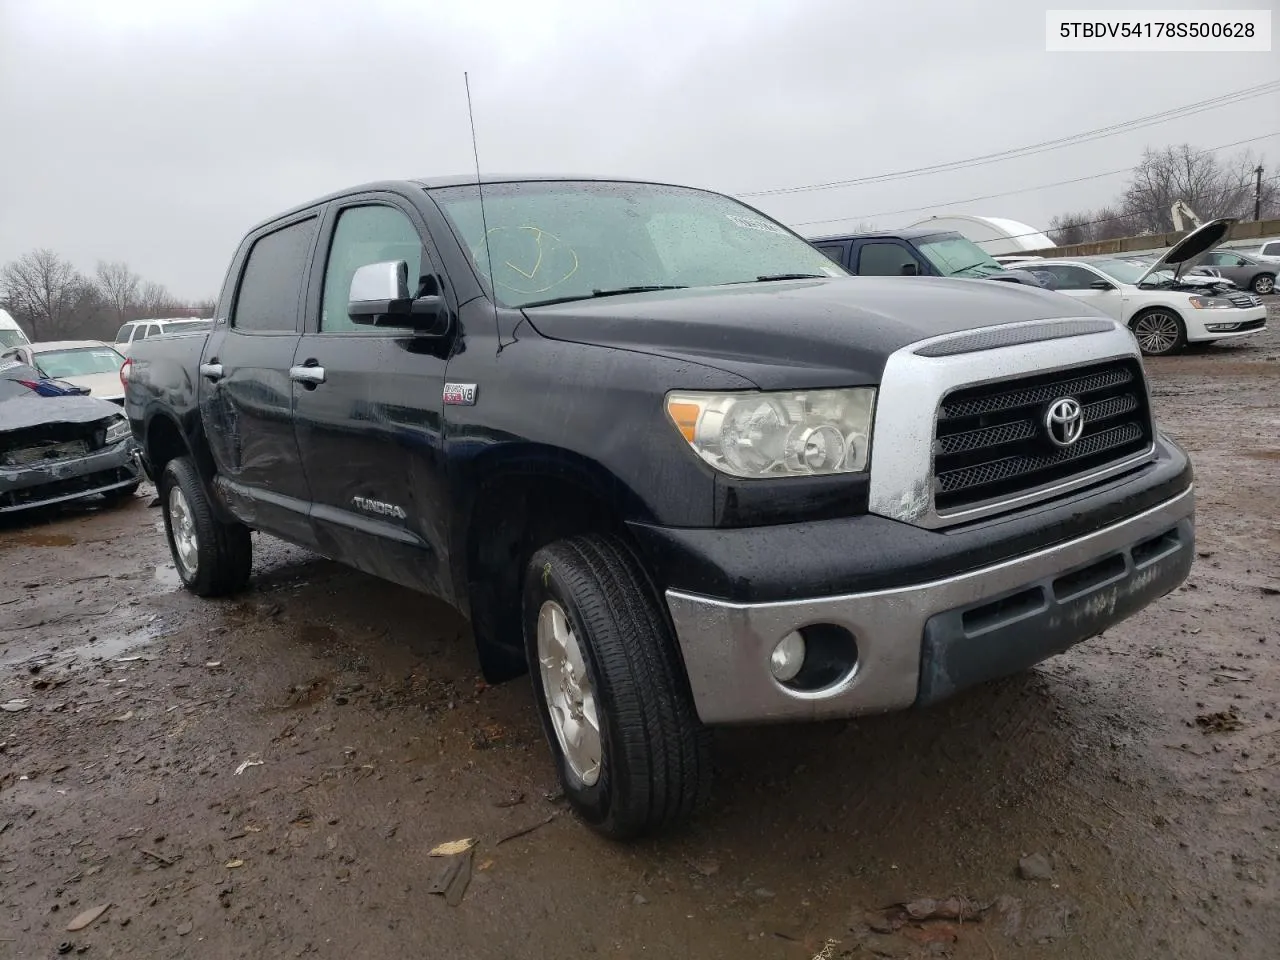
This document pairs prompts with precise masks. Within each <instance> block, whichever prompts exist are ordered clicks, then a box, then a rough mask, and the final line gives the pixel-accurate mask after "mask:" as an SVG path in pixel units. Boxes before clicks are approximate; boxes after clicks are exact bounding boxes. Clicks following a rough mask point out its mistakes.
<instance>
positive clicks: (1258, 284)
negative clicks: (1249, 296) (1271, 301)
mask: <svg viewBox="0 0 1280 960" xmlns="http://www.w3.org/2000/svg"><path fill="white" fill-rule="evenodd" d="M1249 289H1251V290H1252V291H1253V292H1254V293H1256V294H1257V295H1258V296H1260V297H1265V296H1266V295H1267V294H1269V293H1275V292H1276V278H1275V274H1271V273H1260V274H1258V275H1257V276H1256V277H1254V278H1253V283H1251V284H1250V285H1249Z"/></svg>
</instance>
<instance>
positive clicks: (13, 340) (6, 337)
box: [0, 330, 27, 347]
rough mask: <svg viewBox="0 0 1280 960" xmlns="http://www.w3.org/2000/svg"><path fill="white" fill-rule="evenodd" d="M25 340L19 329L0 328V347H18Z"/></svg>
mask: <svg viewBox="0 0 1280 960" xmlns="http://www.w3.org/2000/svg"><path fill="white" fill-rule="evenodd" d="M26 342H27V338H26V337H24V336H23V335H22V331H21V330H0V347H20V346H22V345H23V344H24V343H26Z"/></svg>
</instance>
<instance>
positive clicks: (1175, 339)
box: [1131, 307, 1187, 357]
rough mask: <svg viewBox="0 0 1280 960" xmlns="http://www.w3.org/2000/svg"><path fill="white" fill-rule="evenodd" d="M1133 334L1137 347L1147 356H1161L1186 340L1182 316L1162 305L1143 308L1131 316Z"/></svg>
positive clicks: (1182, 344) (1185, 329) (1172, 350)
mask: <svg viewBox="0 0 1280 960" xmlns="http://www.w3.org/2000/svg"><path fill="white" fill-rule="evenodd" d="M1131 326H1132V328H1133V335H1134V337H1135V338H1137V341H1138V349H1139V350H1141V351H1142V352H1143V354H1144V355H1145V356H1148V357H1163V356H1167V355H1168V354H1171V353H1173V352H1174V351H1175V350H1178V349H1179V348H1180V347H1182V346H1184V345H1185V344H1186V342H1187V328H1186V326H1185V325H1184V324H1183V323H1182V318H1181V317H1180V316H1178V315H1177V314H1176V313H1174V312H1173V311H1172V310H1169V309H1167V308H1164V307H1157V308H1155V309H1153V310H1144V311H1143V312H1142V313H1140V314H1138V315H1137V316H1136V317H1134V318H1133V323H1132V324H1131Z"/></svg>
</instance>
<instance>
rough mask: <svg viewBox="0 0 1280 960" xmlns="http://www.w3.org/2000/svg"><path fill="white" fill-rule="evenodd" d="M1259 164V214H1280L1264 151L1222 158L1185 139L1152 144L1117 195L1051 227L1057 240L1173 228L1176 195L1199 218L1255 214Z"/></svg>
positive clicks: (1279, 183) (1279, 185)
mask: <svg viewBox="0 0 1280 960" xmlns="http://www.w3.org/2000/svg"><path fill="white" fill-rule="evenodd" d="M1259 166H1262V167H1263V168H1264V173H1263V176H1262V190H1261V197H1260V199H1261V203H1260V206H1261V211H1260V212H1261V217H1260V219H1263V220H1266V219H1269V218H1272V217H1277V216H1280V177H1276V176H1275V171H1274V170H1273V171H1272V175H1271V176H1270V177H1268V176H1267V174H1266V172H1265V167H1266V165H1265V164H1264V163H1263V158H1262V157H1257V156H1254V154H1253V153H1252V152H1251V151H1244V152H1242V153H1237V154H1235V155H1234V156H1230V157H1227V158H1225V159H1219V158H1218V157H1217V156H1216V154H1215V153H1214V152H1213V151H1212V150H1201V149H1199V148H1197V147H1194V146H1192V145H1191V144H1189V143H1184V144H1181V145H1179V146H1171V147H1165V148H1163V149H1161V150H1153V149H1150V148H1148V149H1147V150H1146V151H1145V152H1144V153H1143V155H1142V160H1141V161H1139V163H1138V165H1137V166H1136V167H1134V168H1133V173H1132V174H1131V175H1130V178H1129V182H1128V184H1126V186H1125V188H1124V190H1123V191H1122V192H1121V194H1120V195H1119V196H1118V197H1117V198H1116V199H1115V200H1113V201H1112V202H1111V203H1108V204H1105V205H1103V206H1101V207H1099V208H1098V209H1096V210H1078V211H1074V212H1071V213H1063V214H1060V215H1058V216H1056V217H1054V218H1053V219H1052V220H1050V221H1049V229H1048V231H1047V232H1048V234H1049V238H1050V239H1051V240H1053V242H1054V243H1055V244H1057V245H1058V246H1068V245H1070V244H1073V243H1092V242H1094V241H1098V240H1113V239H1115V238H1117V237H1137V236H1143V235H1145V234H1152V233H1171V232H1173V231H1174V223H1173V216H1172V213H1171V209H1172V207H1173V204H1174V202H1175V201H1177V200H1182V201H1183V202H1185V203H1186V204H1187V205H1188V206H1189V207H1190V208H1191V209H1192V210H1194V211H1195V213H1196V216H1198V217H1200V218H1201V220H1205V221H1208V220H1211V219H1213V218H1215V217H1238V218H1239V219H1241V220H1252V219H1253V218H1254V196H1255V189H1256V186H1257V182H1258V174H1257V172H1256V171H1257V168H1258V167H1259Z"/></svg>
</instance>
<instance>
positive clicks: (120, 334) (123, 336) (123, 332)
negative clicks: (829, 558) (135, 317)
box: [116, 323, 133, 343]
mask: <svg viewBox="0 0 1280 960" xmlns="http://www.w3.org/2000/svg"><path fill="white" fill-rule="evenodd" d="M132 329H133V324H131V323H126V324H125V325H124V326H123V327H121V328H120V329H119V330H117V331H116V343H128V342H129V331H130V330H132Z"/></svg>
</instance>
